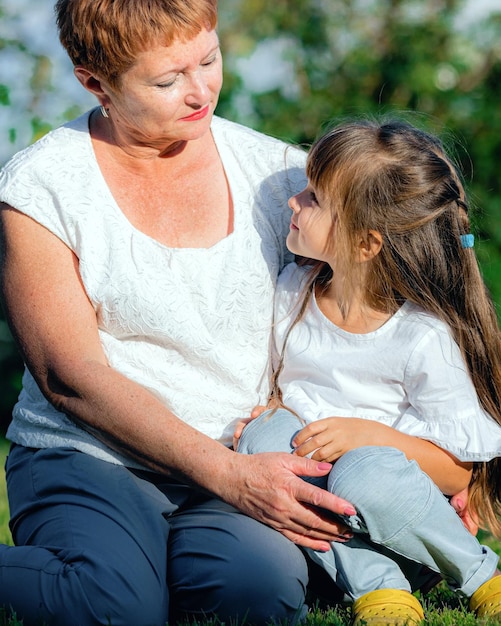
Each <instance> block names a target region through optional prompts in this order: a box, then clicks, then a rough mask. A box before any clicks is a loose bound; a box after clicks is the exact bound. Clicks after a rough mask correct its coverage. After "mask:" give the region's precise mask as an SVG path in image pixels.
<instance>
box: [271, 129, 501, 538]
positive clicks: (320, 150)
mask: <svg viewBox="0 0 501 626" xmlns="http://www.w3.org/2000/svg"><path fill="white" fill-rule="evenodd" d="M307 175H308V178H309V180H310V181H311V183H312V185H313V187H314V188H315V189H316V190H319V191H320V192H321V194H322V197H323V198H327V199H328V201H329V202H330V203H331V209H332V211H333V215H334V214H335V215H336V216H337V223H336V229H337V231H336V233H337V234H336V263H341V264H342V265H341V266H342V268H343V275H344V276H346V277H347V280H346V282H345V284H344V290H345V295H346V300H347V301H349V296H350V291H351V289H352V287H353V286H354V285H355V284H356V282H357V281H359V279H360V275H358V274H355V272H356V271H357V268H359V267H360V264H357V263H355V262H354V254H355V251H356V249H357V246H356V243H357V241H359V240H360V236H361V235H362V236H365V235H368V231H369V230H374V231H378V232H379V233H380V234H381V235H382V236H383V245H382V248H381V251H380V252H379V254H378V255H377V256H376V257H375V258H374V259H373V260H372V261H371V262H370V263H365V264H364V266H365V267H364V281H365V285H366V290H365V293H366V304H367V305H368V306H370V307H372V308H374V309H376V310H379V311H384V312H388V313H394V312H395V311H396V310H397V309H398V308H399V307H400V306H401V304H402V302H403V301H404V300H410V301H411V302H414V303H415V304H417V305H419V306H421V307H422V308H423V309H425V310H426V311H429V312H431V313H434V314H435V315H436V316H437V317H438V318H439V319H441V320H442V321H444V322H445V323H447V324H448V326H449V327H450V329H451V332H452V335H453V337H454V339H455V341H456V342H457V344H458V346H459V348H460V350H461V354H462V356H463V359H464V361H465V363H466V365H467V367H468V371H469V373H470V376H471V379H472V381H473V384H474V386H475V389H476V392H477V394H478V398H479V401H480V404H481V406H482V407H483V409H484V410H485V411H486V412H487V413H489V414H490V415H491V416H492V417H493V418H494V419H495V420H496V421H497V422H498V423H499V424H500V425H501V334H500V330H499V326H498V321H497V315H496V311H495V308H494V305H493V302H492V300H491V298H490V296H489V294H488V292H487V289H486V286H485V284H484V281H483V279H482V275H481V273H480V269H479V266H478V262H477V259H476V256H475V252H474V250H473V249H472V248H463V247H462V244H461V235H464V234H467V233H469V232H470V222H469V216H468V212H469V207H468V201H467V198H466V194H465V190H464V186H463V183H462V181H461V177H460V175H459V173H458V170H457V169H456V167H455V165H454V163H453V162H452V160H451V158H449V157H448V156H447V154H446V152H445V150H444V147H443V146H442V143H441V142H440V141H439V139H438V138H436V137H435V136H433V135H430V134H428V133H426V132H424V131H422V130H419V129H417V128H415V127H414V126H412V125H410V124H408V123H406V122H403V121H400V120H388V121H383V122H374V121H371V120H364V121H354V122H349V123H343V124H341V125H339V126H337V127H334V128H332V129H331V130H330V131H328V132H327V133H326V134H325V135H324V136H322V137H321V138H320V139H319V140H317V141H316V142H315V143H314V145H313V146H312V148H311V150H310V152H309V155H308V161H307ZM340 246H341V247H340ZM311 265H312V270H311V274H310V277H309V281H308V285H307V288H306V290H305V294H306V295H305V299H304V301H303V303H302V307H301V310H300V312H299V314H298V316H297V318H296V320H295V322H294V324H295V323H297V321H299V319H300V318H301V316H302V315H303V314H304V311H305V310H306V307H307V304H308V301H309V299H310V298H311V294H312V291H313V289H314V286H315V284H316V285H317V286H318V285H320V288H321V286H322V284H323V285H325V284H327V283H328V281H329V280H330V278H331V271H330V268H329V266H328V265H327V264H325V263H322V262H315V261H312V262H311ZM350 278H351V280H350ZM282 358H283V357H282ZM282 365H283V363H279V365H278V367H277V369H276V372H275V376H274V380H273V381H272V383H273V384H272V386H273V391H272V396H273V397H274V400H275V402H280V401H281V394H280V390H279V386H278V377H279V374H280V370H281V368H282ZM469 502H470V506H471V507H472V509H473V510H474V511H476V512H477V514H478V515H479V518H480V522H481V525H482V526H483V527H488V528H489V529H490V530H491V531H492V532H493V533H494V534H495V535H498V536H499V535H500V534H501V523H500V514H501V463H500V460H499V459H497V458H496V459H493V460H492V461H489V462H487V463H475V464H474V470H473V476H472V480H471V483H470V492H469Z"/></svg>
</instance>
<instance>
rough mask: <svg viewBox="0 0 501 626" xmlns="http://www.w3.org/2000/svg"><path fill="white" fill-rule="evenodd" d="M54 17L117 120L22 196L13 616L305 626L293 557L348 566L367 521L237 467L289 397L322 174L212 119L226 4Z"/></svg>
mask: <svg viewBox="0 0 501 626" xmlns="http://www.w3.org/2000/svg"><path fill="white" fill-rule="evenodd" d="M56 15H57V21H58V26H59V30H60V38H61V41H62V43H63V45H64V46H65V48H66V50H67V51H68V54H69V56H70V58H71V59H72V61H73V63H74V66H75V74H76V76H77V78H78V80H79V81H80V83H81V84H82V85H83V86H84V87H85V88H86V89H87V90H89V91H90V92H91V93H93V94H94V95H95V96H96V98H97V101H98V102H99V104H100V106H99V107H97V108H95V109H93V110H92V111H89V112H88V113H87V114H85V115H83V116H82V117H81V118H79V119H77V120H75V121H73V122H71V123H69V124H67V125H65V126H63V127H61V128H59V129H56V130H54V131H53V132H51V133H49V134H48V135H47V136H45V137H44V138H43V139H42V140H40V141H39V142H38V143H36V144H35V145H33V146H32V147H30V148H28V149H27V150H25V151H22V152H21V153H19V154H18V155H16V156H15V157H14V158H13V159H12V161H11V162H10V163H9V164H7V166H6V167H5V168H4V170H3V171H2V174H1V178H0V199H1V200H2V202H3V204H2V210H1V212H0V215H1V226H2V230H1V232H2V256H1V259H2V265H1V288H2V297H3V301H4V305H5V310H6V313H7V316H8V319H9V321H10V324H11V327H12V330H13V334H14V336H15V337H16V339H17V342H18V344H19V348H20V350H21V352H22V355H23V357H24V359H25V362H26V366H27V367H26V371H25V374H24V379H23V391H22V393H21V395H20V398H19V401H18V403H17V405H16V407H15V408H14V414H13V421H12V424H11V426H10V428H9V431H8V437H9V438H10V440H11V441H12V442H13V445H12V448H11V451H10V454H9V458H8V466H7V477H8V489H9V498H10V507H11V516H12V522H11V527H12V532H13V537H14V541H15V544H16V546H15V547H7V546H2V547H1V548H0V605H1V606H4V607H10V608H11V609H13V610H14V611H15V612H16V614H17V616H18V617H19V618H22V619H23V620H24V624H25V625H26V626H28V625H30V624H35V623H39V621H40V620H44V621H45V622H46V623H48V624H51V625H52V624H57V625H63V624H64V625H67V624H69V623H78V624H79V625H81V626H86V625H90V624H108V623H109V624H112V625H113V626H120V625H130V626H132V625H133V626H140V625H142V624H144V625H146V624H148V625H158V626H160V625H163V624H165V622H166V621H167V620H168V619H169V620H170V621H171V622H175V621H177V620H179V619H181V618H185V617H197V616H198V617H201V616H206V615H215V616H217V617H219V618H220V619H222V620H227V619H232V618H235V619H242V620H243V619H244V618H245V619H246V623H253V624H260V623H265V622H268V621H270V620H272V619H274V620H286V621H289V622H294V621H295V620H297V619H298V618H300V616H301V615H302V614H303V613H304V610H305V607H304V593H305V586H306V582H307V573H306V572H307V570H306V565H305V560H304V557H303V555H302V552H301V551H300V549H299V548H298V547H297V546H296V545H294V543H296V544H299V545H302V546H307V547H311V548H315V549H320V550H322V549H324V550H327V549H328V548H329V543H328V542H329V541H330V540H334V539H335V538H336V537H338V535H339V533H340V532H342V530H343V528H342V527H340V526H338V525H337V524H335V523H334V522H333V521H331V520H329V519H328V516H324V515H322V514H321V513H320V511H321V510H322V509H326V510H330V511H331V512H335V513H348V514H351V513H354V510H353V509H352V507H351V505H350V504H349V503H347V502H346V501H343V500H340V499H339V498H336V497H335V496H334V495H332V494H329V493H327V492H326V491H322V490H320V489H319V488H317V487H314V486H312V485H310V484H308V483H306V482H304V481H303V480H301V479H300V478H299V476H300V475H310V476H320V475H324V474H326V473H327V472H328V470H329V468H330V466H329V465H327V464H322V463H321V464H319V463H317V462H314V461H312V460H309V459H302V458H298V457H294V456H291V455H287V454H280V455H255V456H245V455H240V454H236V453H235V452H233V451H232V450H231V448H230V445H231V435H232V432H233V427H234V425H235V423H236V422H237V421H238V420H239V419H241V418H242V417H243V416H245V415H247V414H248V413H249V411H250V409H251V407H252V406H254V405H255V404H258V403H260V402H263V401H264V400H265V398H266V395H267V378H268V376H267V371H266V363H267V352H268V341H269V333H270V325H271V315H272V298H273V289H274V284H275V279H276V276H277V274H278V272H279V270H280V269H281V267H282V266H283V264H284V262H285V254H286V253H285V248H284V239H285V234H286V232H287V227H288V214H289V211H287V210H286V206H287V198H288V197H289V196H290V195H291V194H293V193H295V192H296V191H297V190H298V189H300V188H301V187H302V186H303V185H304V174H303V166H304V155H303V153H302V152H300V151H299V150H296V149H292V148H290V147H287V146H285V145H284V144H282V143H281V142H279V141H276V140H273V139H271V138H268V137H265V136H263V135H260V134H258V133H255V132H253V131H250V130H248V129H245V128H243V127H240V126H238V125H236V124H233V123H230V122H227V121H224V120H222V119H218V118H215V117H213V114H214V109H215V107H216V103H217V99H218V94H219V91H220V88H221V76H222V71H221V53H220V50H219V44H218V38H217V34H216V31H215V25H216V0H121V1H119V0H59V2H57V5H56ZM277 531H278V532H277ZM341 539H342V537H341ZM290 540H292V541H290Z"/></svg>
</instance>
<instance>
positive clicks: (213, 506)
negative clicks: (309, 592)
mask: <svg viewBox="0 0 501 626" xmlns="http://www.w3.org/2000/svg"><path fill="white" fill-rule="evenodd" d="M169 554H170V558H169V563H170V567H169V588H170V592H171V605H172V607H173V609H172V611H171V616H170V617H171V619H170V623H171V624H173V623H176V622H178V621H179V622H184V623H186V621H189V622H190V623H191V622H192V621H200V620H201V619H202V620H203V618H204V617H211V616H214V615H215V616H217V618H218V619H219V620H221V621H222V622H227V623H241V624H244V623H246V624H253V625H263V626H264V625H265V624H270V623H271V622H276V623H280V624H295V623H296V622H298V621H300V620H302V618H303V617H304V615H305V614H306V606H305V604H304V600H305V593H306V585H307V582H308V571H307V566H306V560H305V557H304V555H303V553H302V552H301V551H300V549H299V548H298V547H297V546H295V545H294V544H293V543H292V542H291V541H289V540H288V539H286V538H285V537H284V536H283V535H281V534H280V533H278V532H277V531H275V530H273V529H271V528H269V527H268V526H265V525H264V524H261V523H259V522H257V521H256V520H253V519H251V518H250V517H247V516H245V515H243V514H241V513H239V512H238V511H236V510H235V509H234V508H232V507H230V506H229V505H227V504H225V503H224V502H221V501H220V500H209V501H206V502H202V503H200V504H199V505H197V506H194V507H192V508H190V509H187V510H185V511H180V512H179V513H177V514H175V515H174V516H173V517H172V518H171V534H170V538H169Z"/></svg>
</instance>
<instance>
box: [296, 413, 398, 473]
mask: <svg viewBox="0 0 501 626" xmlns="http://www.w3.org/2000/svg"><path fill="white" fill-rule="evenodd" d="M381 427H382V428H383V429H384V430H386V427H385V426H384V425H382V424H379V423H378V422H373V421H370V420H364V419H360V418H356V417H350V418H349V419H348V418H344V417H327V418H325V419H321V420H318V421H316V422H311V423H310V424H308V425H307V426H305V427H304V428H303V429H302V430H301V431H300V432H299V433H298V434H297V435H296V436H295V437H294V439H293V440H292V445H293V446H295V447H296V451H295V454H297V455H299V456H308V455H311V458H312V459H313V460H315V461H325V462H327V463H332V462H334V461H336V460H337V459H339V457H340V456H342V455H343V454H344V453H345V452H348V450H353V449H354V448H360V447H361V446H368V445H378V439H377V435H378V434H380V433H381V432H382V428H381ZM379 443H380V442H379ZM312 453H313V454H312Z"/></svg>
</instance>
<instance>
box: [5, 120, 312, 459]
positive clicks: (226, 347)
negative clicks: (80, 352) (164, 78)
mask: <svg viewBox="0 0 501 626" xmlns="http://www.w3.org/2000/svg"><path fill="white" fill-rule="evenodd" d="M88 118H89V113H87V114H85V115H84V116H82V117H81V118H79V119H77V120H75V121H74V122H72V123H69V124H67V125H65V126H63V127H61V128H59V129H56V130H54V131H52V132H51V133H49V134H48V135H46V136H45V137H44V138H42V139H41V140H40V141H39V142H37V143H36V144H34V145H33V146H31V147H30V148H27V149H26V150H24V151H22V152H20V153H18V154H17V155H16V156H15V157H14V158H13V159H12V160H11V162H10V163H8V164H7V165H6V167H5V168H4V169H3V171H2V172H1V174H0V199H1V200H2V201H4V202H6V203H8V204H10V205H11V206H13V207H15V208H17V209H18V210H20V211H22V212H23V213H25V214H27V215H29V216H31V217H32V218H33V219H35V220H37V221H38V222H39V223H40V224H42V225H43V226H45V227H46V228H48V229H49V230H50V231H51V232H53V233H54V234H56V235H57V236H58V237H59V238H60V239H61V240H62V241H63V242H64V243H65V244H66V245H67V246H69V247H70V248H71V250H73V251H74V253H75V254H76V256H77V257H78V259H79V262H80V274H81V277H82V281H83V284H84V286H85V289H86V292H87V294H88V297H89V299H90V301H91V302H92V304H93V306H94V308H95V311H96V316H97V320H98V325H99V332H100V337H101V340H102V344H103V347H104V350H105V353H106V356H107V358H108V359H109V362H110V364H111V366H112V367H114V368H116V369H117V370H118V371H119V372H121V373H122V374H124V375H125V376H128V377H129V378H130V379H132V380H134V381H136V382H138V383H139V384H141V385H143V386H144V387H146V388H148V389H149V390H151V392H152V393H154V394H155V395H156V396H157V397H158V398H160V399H161V400H162V402H164V403H165V404H166V406H168V407H169V408H170V409H171V410H172V411H173V412H174V413H175V414H176V415H178V416H179V417H180V418H181V419H183V420H184V421H186V422H187V423H188V424H191V425H192V426H193V427H194V428H197V429H199V430H200V431H202V432H204V433H205V434H207V435H209V436H210V437H213V438H215V439H218V440H221V441H222V442H223V443H225V444H229V443H230V442H231V436H232V433H233V426H234V423H235V422H236V421H237V420H238V419H239V418H242V417H243V416H247V415H248V414H249V410H250V409H251V408H252V407H253V406H254V405H255V404H257V403H260V402H262V401H264V400H265V399H266V396H267V391H268V374H269V372H268V365H267V364H268V359H269V339H270V329H271V321H272V307H273V291H274V287H275V283H276V278H277V275H278V272H279V270H280V269H281V268H282V267H283V265H284V263H285V261H286V250H285V246H284V240H285V236H286V233H287V230H288V225H289V220H290V211H289V209H288V208H287V199H288V198H289V196H290V195H291V194H293V193H296V192H297V191H298V190H299V189H301V188H302V187H303V186H304V184H305V178H304V162H305V154H304V153H303V152H302V151H300V150H297V149H294V148H290V147H287V146H286V145H285V144H284V143H282V142H279V141H277V140H274V139H271V138H269V137H266V136H264V135H262V134H259V133H257V132H254V131H252V130H250V129H247V128H244V127H242V126H239V125H237V124H234V123H231V122H228V121H225V120H222V119H219V118H214V121H213V124H212V132H213V136H214V139H215V142H216V145H217V148H218V151H219V154H220V156H221V159H222V162H223V165H224V168H225V171H226V175H227V178H228V181H229V184H230V188H231V193H232V196H233V203H234V232H233V233H232V234H231V235H229V236H228V237H226V238H225V239H223V240H222V241H220V242H218V243H217V244H216V245H214V246H212V247H211V248H207V249H205V248H203V249H200V248H194V249H191V248H190V249H188V248H168V247H166V246H164V245H162V244H160V243H159V242H158V241H156V240H154V239H152V238H150V237H148V236H147V235H145V234H144V233H142V232H140V231H138V230H137V229H135V228H134V227H133V226H132V225H131V223H130V222H129V221H128V220H127V219H126V217H125V215H124V214H123V213H122V212H121V210H120V208H119V207H118V206H117V204H116V203H115V201H114V198H113V197H112V195H111V193H110V190H109V189H108V187H107V185H106V183H105V181H104V178H103V176H102V174H101V172H100V170H99V167H98V165H97V162H96V159H95V155H94V152H93V149H92V143H91V139H90V135H89V132H88ZM8 437H9V439H11V440H12V441H15V442H17V443H20V444H22V445H25V446H30V447H53V446H73V447H75V448H77V449H79V450H82V451H84V452H87V453H90V454H93V455H95V456H98V457H99V458H103V459H105V460H108V461H112V462H118V463H126V464H128V465H131V466H135V465H136V464H135V463H134V462H132V461H131V460H130V459H128V458H125V457H122V456H120V455H119V454H117V453H116V452H114V451H112V450H110V449H109V448H107V447H106V446H105V445H104V444H102V443H101V442H99V441H98V440H96V439H95V438H94V437H93V436H92V435H91V434H89V433H87V432H85V431H83V430H82V429H81V428H79V427H78V426H76V425H75V424H74V423H73V422H72V421H71V420H70V419H68V418H67V417H66V416H65V415H63V414H62V413H60V412H59V411H57V410H55V409H54V408H53V407H52V406H51V405H50V404H49V403H48V402H47V401H46V400H45V398H44V397H43V396H42V394H41V393H40V390H39V389H38V386H37V385H36V383H35V381H34V380H33V378H32V376H31V374H30V373H29V372H28V371H25V374H24V378H23V390H22V392H21V395H20V398H19V401H18V403H17V405H16V406H15V408H14V412H13V421H12V423H11V425H10V427H9V430H8Z"/></svg>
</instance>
